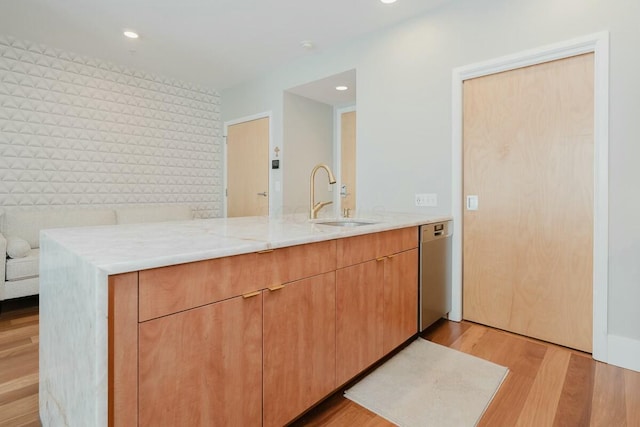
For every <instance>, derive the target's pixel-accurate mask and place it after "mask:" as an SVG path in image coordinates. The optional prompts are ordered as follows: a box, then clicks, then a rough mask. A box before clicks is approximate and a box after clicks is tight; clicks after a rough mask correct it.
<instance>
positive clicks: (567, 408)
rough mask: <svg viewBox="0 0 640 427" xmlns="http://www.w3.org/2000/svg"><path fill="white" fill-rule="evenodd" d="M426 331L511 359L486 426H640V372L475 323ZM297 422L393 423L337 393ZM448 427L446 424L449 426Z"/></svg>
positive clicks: (382, 426)
mask: <svg viewBox="0 0 640 427" xmlns="http://www.w3.org/2000/svg"><path fill="white" fill-rule="evenodd" d="M422 336H423V338H425V339H427V340H429V341H433V342H435V343H438V344H441V345H444V346H447V347H450V348H454V349H457V350H459V351H463V352H465V353H469V354H472V355H474V356H477V357H481V358H483V359H486V360H490V361H492V362H494V363H497V364H500V365H503V366H507V367H508V368H509V375H508V377H507V379H506V380H505V382H504V383H503V385H502V387H501V388H500V390H499V391H498V393H497V394H496V396H495V398H494V399H493V401H492V402H491V405H489V408H487V411H486V412H485V414H484V416H483V417H482V419H481V420H480V423H479V424H478V425H479V426H481V427H494V426H500V427H503V426H531V427H544V426H552V427H573V426H575V427H583V426H594V427H600V426H602V427H625V426H626V427H640V373H638V372H634V371H630V370H627V369H622V368H618V367H615V366H611V365H607V364H604V363H600V362H596V361H595V360H593V359H592V358H591V355H590V354H586V353H582V352H579V351H575V350H571V349H567V348H564V347H560V346H556V345H553V344H549V343H546V342H541V341H538V340H535V339H530V338H526V337H522V336H519V335H515V334H511V333H509V332H505V331H500V330H497V329H493V328H489V327H486V326H482V325H478V324H475V323H471V322H460V323H456V322H449V321H446V320H444V319H443V320H440V321H439V322H437V323H436V324H435V325H434V326H432V327H431V328H429V329H427V330H426V331H425V332H424V333H423V334H422ZM294 425H295V426H331V427H342V426H367V427H388V426H392V425H393V424H390V423H389V422H387V421H386V420H384V419H383V418H381V417H378V416H377V415H375V414H373V413H372V412H370V411H368V410H366V409H364V408H362V407H360V406H358V405H357V404H355V403H353V402H351V401H350V400H348V399H345V398H344V397H342V393H341V392H340V393H336V394H334V395H333V396H331V397H330V398H329V399H327V400H326V401H325V402H323V403H322V404H320V405H319V406H317V407H316V408H314V409H313V410H311V411H310V412H309V413H307V414H306V415H304V416H303V417H302V418H300V419H299V420H298V421H296V422H295V423H294ZM445 427H446V426H445Z"/></svg>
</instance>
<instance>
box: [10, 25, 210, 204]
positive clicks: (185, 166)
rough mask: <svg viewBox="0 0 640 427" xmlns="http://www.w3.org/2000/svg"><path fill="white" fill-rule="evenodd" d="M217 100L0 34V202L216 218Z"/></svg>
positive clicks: (195, 90)
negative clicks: (148, 207)
mask: <svg viewBox="0 0 640 427" xmlns="http://www.w3.org/2000/svg"><path fill="white" fill-rule="evenodd" d="M219 103H220V99H219V95H218V93H217V92H215V91H214V90H211V89H207V88H202V87H198V86H196V85H193V84H190V83H186V82H180V81H176V80H173V79H168V78H164V77H162V76H158V75H152V74H149V73H144V72H138V71H135V70H130V69H127V68H124V67H121V66H119V65H116V64H112V63H108V62H105V61H101V60H96V59H92V58H87V57H83V56H80V55H75V54H73V53H70V52H65V51H62V50H59V49H52V48H49V47H47V46H43V45H40V44H35V43H30V42H27V41H22V40H16V39H14V38H11V37H0V177H1V178H2V179H1V180H0V207H19V208H22V207H36V208H37V207H40V208H49V207H61V208H62V207H69V206H74V207H78V206H85V207H96V206H105V205H116V206H117V205H131V204H134V205H137V204H188V205H190V206H191V208H192V209H194V211H195V213H196V215H197V216H198V217H211V216H220V215H221V202H222V199H221V196H222V182H221V179H222V177H221V175H220V170H221V167H222V158H221V153H220V149H221V138H220V120H219V114H220V105H219Z"/></svg>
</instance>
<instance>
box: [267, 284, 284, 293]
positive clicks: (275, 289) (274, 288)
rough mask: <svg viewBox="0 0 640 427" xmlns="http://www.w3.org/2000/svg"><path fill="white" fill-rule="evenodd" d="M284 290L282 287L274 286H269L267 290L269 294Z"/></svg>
mask: <svg viewBox="0 0 640 427" xmlns="http://www.w3.org/2000/svg"><path fill="white" fill-rule="evenodd" d="M282 288H284V285H274V286H269V287H268V288H267V289H269V290H270V291H271V292H273V291H277V290H280V289H282Z"/></svg>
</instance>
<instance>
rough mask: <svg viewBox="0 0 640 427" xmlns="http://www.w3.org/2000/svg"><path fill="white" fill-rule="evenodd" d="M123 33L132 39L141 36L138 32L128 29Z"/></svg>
mask: <svg viewBox="0 0 640 427" xmlns="http://www.w3.org/2000/svg"><path fill="white" fill-rule="evenodd" d="M123 34H124V36H125V37H129V38H130V39H137V38H138V37H140V36H138V33H136V32H133V31H128V30H127V31H125V32H124V33H123Z"/></svg>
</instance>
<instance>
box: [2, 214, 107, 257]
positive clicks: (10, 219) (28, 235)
mask: <svg viewBox="0 0 640 427" xmlns="http://www.w3.org/2000/svg"><path fill="white" fill-rule="evenodd" d="M3 219H4V220H3V221H2V229H1V231H2V234H4V235H5V237H10V236H11V237H20V238H22V239H24V240H26V241H27V242H28V243H29V245H30V246H31V247H32V248H39V247H40V230H45V229H47V228H61V227H83V226H91V225H114V224H115V223H116V214H115V211H113V210H111V209H78V210H52V209H49V210H39V211H35V210H18V209H16V210H6V211H5V213H4V218H3Z"/></svg>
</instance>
